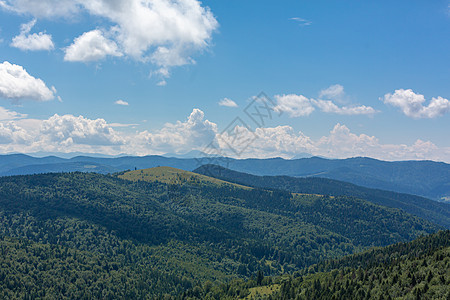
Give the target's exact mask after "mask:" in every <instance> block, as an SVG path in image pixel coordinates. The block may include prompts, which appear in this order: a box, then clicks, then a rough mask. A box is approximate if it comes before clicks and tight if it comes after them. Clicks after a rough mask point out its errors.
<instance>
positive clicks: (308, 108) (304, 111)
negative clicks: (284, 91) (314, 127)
mask: <svg viewBox="0 0 450 300" xmlns="http://www.w3.org/2000/svg"><path fill="white" fill-rule="evenodd" d="M275 99H276V100H277V105H276V106H275V110H276V111H279V112H280V111H283V112H286V113H287V114H288V115H289V116H290V117H292V118H293V117H304V116H309V115H310V114H311V113H312V112H313V111H314V107H313V106H312V104H311V101H309V99H308V98H306V97H305V96H303V95H295V94H290V95H276V96H275Z"/></svg>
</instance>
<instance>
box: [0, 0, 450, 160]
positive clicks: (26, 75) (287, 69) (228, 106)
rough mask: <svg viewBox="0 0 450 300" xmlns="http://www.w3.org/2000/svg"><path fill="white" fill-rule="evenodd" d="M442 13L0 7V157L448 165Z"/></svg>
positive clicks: (178, 3)
mask: <svg viewBox="0 0 450 300" xmlns="http://www.w3.org/2000/svg"><path fill="white" fill-rule="evenodd" d="M449 99H450V1H448V0H433V1H425V0H398V1H387V0H380V1H358V0H343V1H334V0H328V1H325V0H315V1H312V0H297V1H289V0H287V1H282V2H280V1H269V0H258V1H256V0H246V1H242V0H239V1H238V0H227V1H219V0H208V1H202V2H200V1H196V0H171V1H163V0H114V1H112V0H89V1H88V0H40V1H36V0H0V154H7V153H35V154H42V153H73V152H82V153H102V154H108V155H120V154H128V155H152V154H158V155H161V154H166V153H175V154H183V153H187V152H190V151H192V150H195V151H202V152H204V153H207V154H210V155H224V156H231V157H235V158H249V157H256V158H268V157H283V158H294V157H302V156H304V155H305V153H307V154H310V155H318V156H324V157H328V158H347V157H356V156H366V157H373V158H377V159H382V160H435V161H443V162H447V163H450V101H449Z"/></svg>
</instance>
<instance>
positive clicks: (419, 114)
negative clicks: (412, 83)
mask: <svg viewBox="0 0 450 300" xmlns="http://www.w3.org/2000/svg"><path fill="white" fill-rule="evenodd" d="M382 100H383V102H384V103H385V104H390V105H392V106H395V107H398V108H400V110H401V111H402V112H403V113H404V114H405V115H406V116H408V117H411V118H415V119H420V118H436V117H439V116H442V115H444V114H446V113H448V112H449V111H450V101H449V100H448V99H445V98H442V97H440V96H439V97H437V98H432V99H431V101H430V103H429V104H428V105H425V106H424V103H425V97H424V96H423V95H421V94H416V93H414V92H413V91H412V90H411V89H408V90H403V89H399V90H396V91H395V92H394V94H386V95H384V99H382Z"/></svg>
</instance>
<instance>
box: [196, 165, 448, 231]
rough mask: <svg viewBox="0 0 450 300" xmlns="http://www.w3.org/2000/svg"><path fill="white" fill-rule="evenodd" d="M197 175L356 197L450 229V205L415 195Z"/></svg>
mask: <svg viewBox="0 0 450 300" xmlns="http://www.w3.org/2000/svg"><path fill="white" fill-rule="evenodd" d="M194 172H197V173H199V174H205V175H208V176H211V177H215V178H218V179H222V180H227V181H231V182H235V183H240V184H244V185H248V186H253V187H257V188H264V189H280V190H285V191H290V192H293V193H306V194H314V193H316V194H322V195H334V196H347V197H348V196H350V197H356V198H360V199H364V200H368V201H370V202H372V203H375V204H379V205H383V206H387V207H392V208H398V209H402V210H404V211H406V212H408V213H410V214H413V215H416V216H418V217H420V218H423V219H426V220H429V221H430V222H433V223H436V224H439V225H441V226H444V227H445V228H450V205H449V204H448V203H439V202H436V201H433V200H430V199H427V198H423V197H419V196H415V195H409V194H400V193H395V192H390V191H383V190H377V189H370V188H366V187H362V186H357V185H354V184H351V183H348V182H342V181H337V180H332V179H327V178H315V177H310V178H296V177H289V176H256V175H251V174H247V173H241V172H236V171H233V170H229V169H226V168H223V167H220V166H215V165H204V166H201V167H200V168H198V169H196V170H195V171H194Z"/></svg>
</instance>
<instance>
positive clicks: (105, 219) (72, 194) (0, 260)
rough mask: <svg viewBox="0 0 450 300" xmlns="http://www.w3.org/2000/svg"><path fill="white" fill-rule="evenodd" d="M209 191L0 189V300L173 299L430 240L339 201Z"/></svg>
mask: <svg viewBox="0 0 450 300" xmlns="http://www.w3.org/2000/svg"><path fill="white" fill-rule="evenodd" d="M180 172H181V171H180ZM164 174H167V173H164ZM183 174H184V173H183V172H181V174H180V173H176V172H175V175H174V176H175V178H183V177H182V176H183ZM158 176H159V175H158ZM205 180H206V179H205ZM208 180H210V181H208V182H206V183H201V182H197V181H196V180H182V183H181V184H180V182H178V183H176V184H171V183H164V182H161V181H160V180H155V181H152V180H149V181H142V180H137V181H132V180H124V179H121V178H118V177H115V176H107V175H99V174H94V173H62V174H61V173H60V174H41V175H28V176H13V177H3V178H0V237H1V238H0V252H1V253H2V255H1V256H0V293H1V295H0V298H2V299H3V298H5V299H8V298H10V299H11V298H12V299H15V298H23V299H26V298H27V297H28V296H30V297H31V296H33V297H38V298H39V297H41V298H44V297H47V298H67V299H70V298H107V295H115V297H116V298H123V299H125V298H126V299H130V298H131V299H143V298H152V297H154V296H163V295H164V294H170V295H178V294H180V293H183V292H184V291H186V290H189V289H191V288H194V287H195V286H197V285H198V284H199V283H201V284H206V283H208V282H210V284H211V286H212V285H217V284H220V283H225V282H231V281H232V280H234V279H238V278H241V279H249V278H251V277H252V276H256V274H258V272H263V273H264V274H266V275H271V276H277V275H281V274H285V273H294V272H298V271H300V270H302V269H303V268H304V267H307V266H310V265H312V264H315V263H319V262H320V261H322V260H325V259H332V258H336V257H342V256H344V255H347V254H351V253H355V252H359V251H361V250H363V249H366V248H369V247H371V246H384V245H388V244H392V243H395V242H399V241H409V240H412V239H414V238H416V237H418V236H420V235H423V234H428V233H432V232H435V231H437V230H438V229H439V227H438V226H436V225H434V224H432V223H430V222H427V221H424V220H422V219H419V218H417V217H414V216H411V215H409V214H406V213H404V212H402V211H400V210H396V209H389V208H386V207H382V206H378V205H375V204H372V203H370V202H367V201H363V200H357V199H353V198H349V197H334V198H332V197H327V196H314V195H293V194H291V193H289V192H283V191H266V190H261V189H256V188H255V189H248V188H240V187H237V186H236V185H231V184H226V183H223V184H222V183H220V184H217V181H215V180H212V181H211V179H208ZM168 182H173V181H170V180H169V181H168ZM212 183H213V184H212ZM210 284H209V283H208V285H210ZM100 291H101V294H100ZM27 295H28V296H27ZM30 297H28V298H30Z"/></svg>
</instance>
